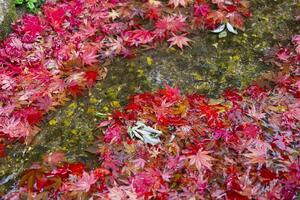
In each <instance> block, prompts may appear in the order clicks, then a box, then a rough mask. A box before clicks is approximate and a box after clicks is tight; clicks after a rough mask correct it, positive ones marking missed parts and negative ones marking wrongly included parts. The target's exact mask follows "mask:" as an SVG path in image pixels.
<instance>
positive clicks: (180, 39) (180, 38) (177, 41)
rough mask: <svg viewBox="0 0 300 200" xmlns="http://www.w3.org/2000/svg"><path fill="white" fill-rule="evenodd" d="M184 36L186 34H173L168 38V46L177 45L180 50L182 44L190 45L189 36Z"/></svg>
mask: <svg viewBox="0 0 300 200" xmlns="http://www.w3.org/2000/svg"><path fill="white" fill-rule="evenodd" d="M185 36H186V34H182V35H174V36H173V37H171V38H170V39H168V42H171V44H170V46H169V47H172V46H174V45H177V46H178V47H179V48H180V49H181V50H182V49H183V46H190V45H189V42H190V41H191V40H190V39H189V38H187V37H185Z"/></svg>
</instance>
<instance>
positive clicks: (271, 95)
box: [5, 35, 300, 200]
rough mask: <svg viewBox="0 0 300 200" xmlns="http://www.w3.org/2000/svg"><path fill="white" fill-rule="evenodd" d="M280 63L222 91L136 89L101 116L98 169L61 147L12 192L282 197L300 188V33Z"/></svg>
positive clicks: (289, 198) (117, 197) (288, 198)
mask: <svg viewBox="0 0 300 200" xmlns="http://www.w3.org/2000/svg"><path fill="white" fill-rule="evenodd" d="M292 42H293V45H291V46H290V47H287V48H281V49H279V50H278V51H276V52H274V56H275V57H273V61H272V62H273V63H275V64H276V65H278V67H279V68H280V70H279V72H278V73H270V74H268V75H265V76H264V78H262V79H261V80H259V81H257V83H256V84H253V85H251V86H249V87H247V88H245V89H244V90H242V91H235V90H232V89H228V90H226V91H225V92H224V94H223V95H222V97H221V98H219V99H209V98H207V97H205V96H204V95H201V94H182V93H181V92H180V91H179V90H178V89H177V88H171V87H169V86H167V85H166V86H165V88H164V89H161V90H158V91H156V92H153V93H150V92H145V93H142V94H135V95H133V96H132V97H131V98H130V101H129V103H128V105H126V106H125V107H124V109H122V110H116V111H115V112H114V113H113V114H111V116H110V117H109V119H108V120H107V121H103V122H101V123H100V124H99V128H100V129H101V130H103V134H100V135H99V136H98V139H97V141H95V144H94V146H93V147H91V149H92V150H91V149H90V150H89V151H91V152H93V153H96V154H97V155H99V161H98V163H99V165H98V168H95V169H93V170H90V171H89V172H87V169H84V166H82V165H81V164H78V163H77V164H68V163H65V162H64V161H63V156H62V154H61V153H54V154H52V155H48V156H46V158H45V159H44V162H43V163H42V164H35V165H33V166H32V168H30V169H28V170H27V171H25V172H24V175H23V177H22V178H21V181H20V183H19V189H17V190H16V191H12V192H10V193H9V194H7V196H6V197H5V198H6V199H18V198H21V197H23V198H25V197H26V198H28V196H29V197H31V198H34V199H41V198H42V197H43V198H48V199H49V198H51V199H70V198H72V197H75V196H76V197H77V198H93V199H111V200H123V199H131V200H134V199H158V200H159V199H161V200H165V199H168V200H175V199H228V200H247V199H260V200H267V199H274V200H275V199H276V200H281V199H284V200H293V199H295V198H296V197H297V196H298V197H299V191H300V101H299V98H300V51H299V46H300V36H299V35H297V36H295V37H294V38H293V40H292Z"/></svg>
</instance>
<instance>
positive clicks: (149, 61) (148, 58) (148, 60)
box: [147, 57, 153, 65]
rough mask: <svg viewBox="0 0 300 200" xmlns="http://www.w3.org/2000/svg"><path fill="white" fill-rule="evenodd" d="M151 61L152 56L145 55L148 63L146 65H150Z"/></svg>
mask: <svg viewBox="0 0 300 200" xmlns="http://www.w3.org/2000/svg"><path fill="white" fill-rule="evenodd" d="M152 61H153V60H152V58H150V57H147V64H148V65H152Z"/></svg>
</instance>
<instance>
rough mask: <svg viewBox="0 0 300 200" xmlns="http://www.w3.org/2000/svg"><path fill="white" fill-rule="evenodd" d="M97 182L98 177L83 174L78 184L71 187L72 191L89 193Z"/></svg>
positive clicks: (91, 174) (92, 174)
mask: <svg viewBox="0 0 300 200" xmlns="http://www.w3.org/2000/svg"><path fill="white" fill-rule="evenodd" d="M96 182H97V177H96V176H95V175H94V173H90V174H89V173H87V172H85V171H84V172H83V174H82V176H81V177H80V178H79V179H78V181H77V182H75V183H74V184H71V186H69V190H71V191H84V192H88V191H89V190H90V189H91V186H92V185H93V184H95V183H96Z"/></svg>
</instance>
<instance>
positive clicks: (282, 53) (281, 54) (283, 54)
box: [276, 48, 290, 62]
mask: <svg viewBox="0 0 300 200" xmlns="http://www.w3.org/2000/svg"><path fill="white" fill-rule="evenodd" d="M276 56H277V58H278V59H279V60H281V61H285V62H286V61H288V60H289V58H290V51H289V49H287V48H281V49H280V50H279V51H278V52H277V53H276Z"/></svg>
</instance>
